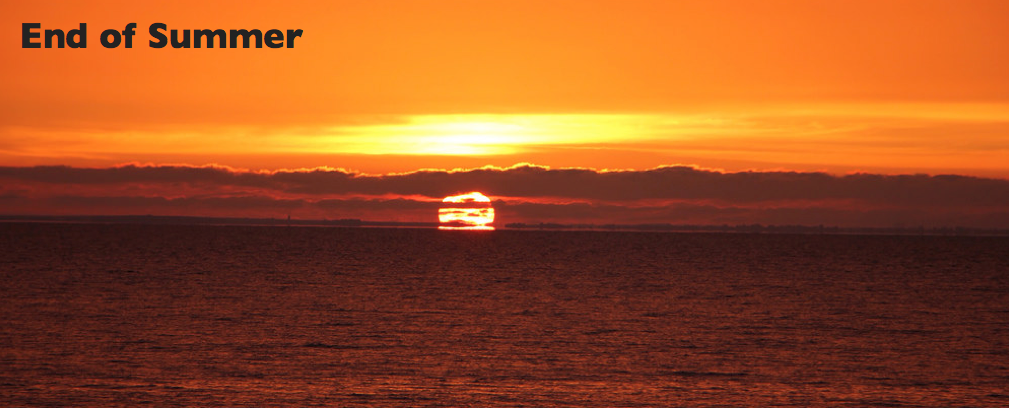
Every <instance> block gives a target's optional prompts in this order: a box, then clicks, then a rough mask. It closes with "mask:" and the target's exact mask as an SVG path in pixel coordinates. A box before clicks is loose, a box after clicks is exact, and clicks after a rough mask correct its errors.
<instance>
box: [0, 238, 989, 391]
mask: <svg viewBox="0 0 1009 408" xmlns="http://www.w3.org/2000/svg"><path fill="white" fill-rule="evenodd" d="M0 249H2V251H0V280H2V283H0V297H2V302H0V324H2V331H0V405H3V406H20V405H29V406H36V405H43V406H44V405H50V406H67V405H74V406H95V405H103V406H108V405H121V406H135V405H141V404H153V405H161V406H164V405H177V406H234V405H244V406H252V405H260V406H262V405H273V406H276V405H289V406H312V405H319V406H446V407H458V406H561V407H564V406H574V407H581V406H588V407H596V406H598V407H636V406H690V407H694V406H702V407H703V406H770V405H778V406H811V405H812V406H1009V239H1006V238H964V237H960V238H956V237H888V236H790V235H734V234H724V235H723V234H672V233H669V234H662V233H659V234H651V233H620V232H540V231H494V232H466V231H437V230H420V229H340V228H284V227H215V226H140V225H60V224H0Z"/></svg>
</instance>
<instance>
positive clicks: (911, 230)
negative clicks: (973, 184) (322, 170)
mask: <svg viewBox="0 0 1009 408" xmlns="http://www.w3.org/2000/svg"><path fill="white" fill-rule="evenodd" d="M0 222H2V223H14V222H41V223H68V224H157V225H233V226H277V227H283V226H314V227H351V228H358V227H364V228H368V227H372V228H375V227H378V228H437V227H438V223H437V222H403V221H366V220H360V219H354V218H347V219H337V220H327V219H321V220H314V219H286V218H238V217H234V218H232V217H192V216H169V215H0ZM498 229H499V230H551V231H639V232H702V233H746V234H765V233H766V234H810V235H817V234H832V235H923V236H925V235H927V236H1009V229H1004V228H972V227H929V228H926V227H923V226H894V227H837V226H823V225H817V226H807V225H763V224H738V225H727V224H725V225H689V224H661V223H658V224H558V223H509V224H505V225H504V227H503V228H502V227H498Z"/></svg>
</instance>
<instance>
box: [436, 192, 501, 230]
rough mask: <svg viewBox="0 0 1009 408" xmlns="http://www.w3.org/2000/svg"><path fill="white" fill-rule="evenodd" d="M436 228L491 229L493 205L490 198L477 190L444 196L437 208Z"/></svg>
mask: <svg viewBox="0 0 1009 408" xmlns="http://www.w3.org/2000/svg"><path fill="white" fill-rule="evenodd" d="M438 222H439V223H441V225H439V226H438V229H443V230H493V229H494V227H493V226H491V225H490V224H492V223H493V222H494V207H491V203H490V198H487V196H485V195H483V194H482V193H479V192H476V191H474V192H471V193H466V194H460V195H454V196H448V197H445V199H444V200H442V206H441V208H439V209H438Z"/></svg>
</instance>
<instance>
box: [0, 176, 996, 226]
mask: <svg viewBox="0 0 1009 408" xmlns="http://www.w3.org/2000/svg"><path fill="white" fill-rule="evenodd" d="M0 182H2V183H3V184H4V185H5V186H6V187H3V188H0V195H2V196H4V197H5V199H4V200H0V211H2V212H8V213H10V212H12V211H19V210H18V209H19V208H22V206H17V205H15V204H14V203H16V202H22V201H25V200H27V201H31V200H39V201H38V202H39V203H47V204H46V205H49V206H54V207H59V208H63V209H64V210H63V211H64V212H66V211H70V212H72V211H73V210H74V209H82V210H83V209H85V208H102V209H108V210H110V211H113V210H115V209H117V208H118V209H124V210H125V209H137V208H151V209H152V211H156V210H157V209H159V208H161V209H172V211H173V213H178V212H180V211H181V212H184V211H185V210H187V209H191V210H192V211H194V212H195V213H194V214H193V215H201V213H200V212H201V211H208V210H211V209H213V210H222V211H224V210H234V211H243V212H254V211H256V210H260V211H262V212H264V213H266V212H276V211H303V212H304V213H306V214H312V215H316V216H317V215H320V214H326V213H327V211H329V212H334V213H339V214H340V215H341V216H348V215H352V214H359V215H360V216H358V217H355V218H369V215H379V214H381V215H384V216H390V215H392V216H395V215H396V214H409V216H410V217H413V216H416V217H424V214H426V213H427V212H431V213H432V214H434V213H436V209H437V207H438V203H437V201H439V200H440V199H441V198H442V197H444V196H447V195H452V194H457V193H460V192H468V191H481V192H483V193H485V194H487V195H488V196H491V197H492V198H495V200H496V202H495V207H498V210H499V214H500V218H501V219H505V220H507V219H511V220H515V221H520V222H521V221H532V220H536V221H544V222H557V221H560V220H563V221H564V222H578V221H582V222H595V223H605V222H696V223H798V224H828V225H835V224H846V225H855V226H857V225H863V224H864V225H867V226H868V225H884V226H889V225H893V224H895V223H914V224H928V225H936V224H942V225H947V224H948V225H958V224H957V223H966V224H964V225H971V226H1001V227H1007V226H1009V221H1007V217H1006V214H1007V213H1009V180H1004V179H989V178H979V177H969V176H957V175H938V176H929V175H879V174H851V175H846V176H833V175H829V174H825V173H804V172H736V173H726V172H718V171H712V170H704V169H698V168H693V167H686V166H676V167H661V168H655V169H651V170H643V171H597V170H592V169H577V168H571V169H550V168H546V167H539V166H533V165H518V166H514V167H509V168H494V167H485V168H477V169H463V170H453V171H448V170H424V171H416V172H409V173H401V174H385V175H367V174H361V173H355V172H350V171H346V170H340V169H330V168H318V169H306V170H281V171H271V172H250V171H241V170H236V169H232V168H227V167H220V166H202V167H194V166H169V165H160V166H142V165H125V166H119V167H109V168H77V167H66V166H37V167H0ZM15 191H16V196H15V195H14V193H15ZM22 204H24V203H22ZM45 207H46V206H45V205H40V206H38V208H45ZM28 208H31V206H28ZM432 217H433V215H432Z"/></svg>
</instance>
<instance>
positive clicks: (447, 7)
mask: <svg viewBox="0 0 1009 408" xmlns="http://www.w3.org/2000/svg"><path fill="white" fill-rule="evenodd" d="M1007 16H1009V3H1007V2H1004V1H997V0H996V1H956V2H953V1H920V0H915V1H875V0H873V1H798V0H796V1H761V2H750V1H708V0H705V1H584V0H582V1H541V0H537V1H454V0H440V1H413V0H411V1H319V2H303V1H289V2H283V3H279V4H278V3H276V2H265V1H236V2H223V1H222V2H202V1H199V2H196V1H175V2H157V3H155V2H126V1H120V2H18V3H12V2H7V3H5V4H4V5H3V6H2V13H0V21H2V26H3V27H4V30H2V32H0V33H2V34H0V35H2V36H3V42H2V43H3V47H2V48H0V60H2V61H4V63H3V64H2V66H0V95H2V96H0V164H2V165H7V166H28V165H38V164H65V165H73V166H110V165H115V164H119V163H127V162H140V163H155V164H157V163H187V164H193V165H204V164H210V163H218V164H224V165H229V166H233V167H238V168H250V169H279V168H302V167H316V166H331V167H340V168H348V169H356V170H361V171H365V172H369V173H385V172H391V171H396V172H402V171H410V170H416V169H418V168H457V167H465V168H472V167H479V166H483V165H488V164H490V165H497V166H509V165H512V164H515V163H519V162H530V163H536V164H540V165H548V166H554V167H568V166H570V167H590V168H600V169H601V168H617V169H630V168H634V169H647V168H652V167H656V166H659V165H668V164H677V163H682V164H690V165H697V166H701V167H704V168H716V169H725V170H730V171H739V170H747V169H755V170H775V169H786V170H825V171H829V172H833V173H847V172H852V171H871V172H879V173H928V174H938V173H956V174H966V175H978V176H985V177H997V178H1009V75H1006V72H1009V53H1006V52H1005V50H1007V49H1009V24H1005V22H1006V17H1007ZM25 22H37V23H41V24H42V27H43V29H45V28H61V29H64V30H69V29H71V28H76V27H77V24H79V23H82V22H85V23H88V31H89V32H88V34H89V36H88V37H89V41H88V48H87V49H77V50H75V49H22V48H21V47H20V43H21V38H20V33H21V23H25ZM130 22H135V23H137V25H138V27H137V35H136V37H135V39H134V48H132V49H122V48H120V49H105V48H103V47H102V46H101V44H100V43H99V40H98V34H99V33H100V32H101V31H102V30H104V29H107V28H116V29H119V30H121V29H122V28H123V27H124V26H125V25H126V24H127V23H130ZM155 22H161V23H165V24H167V25H168V28H169V29H202V28H210V29H217V28H221V29H225V30H227V29H238V28H246V29H253V28H258V29H261V30H264V31H265V30H267V29H272V28H277V29H282V30H286V29H302V30H304V34H303V36H302V37H301V38H299V39H297V41H296V42H295V47H294V48H293V49H267V48H263V49H171V48H164V49H154V48H150V47H148V44H147V42H148V41H149V40H150V39H151V37H150V36H149V34H148V32H147V29H148V27H149V25H150V24H152V23H155Z"/></svg>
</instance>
